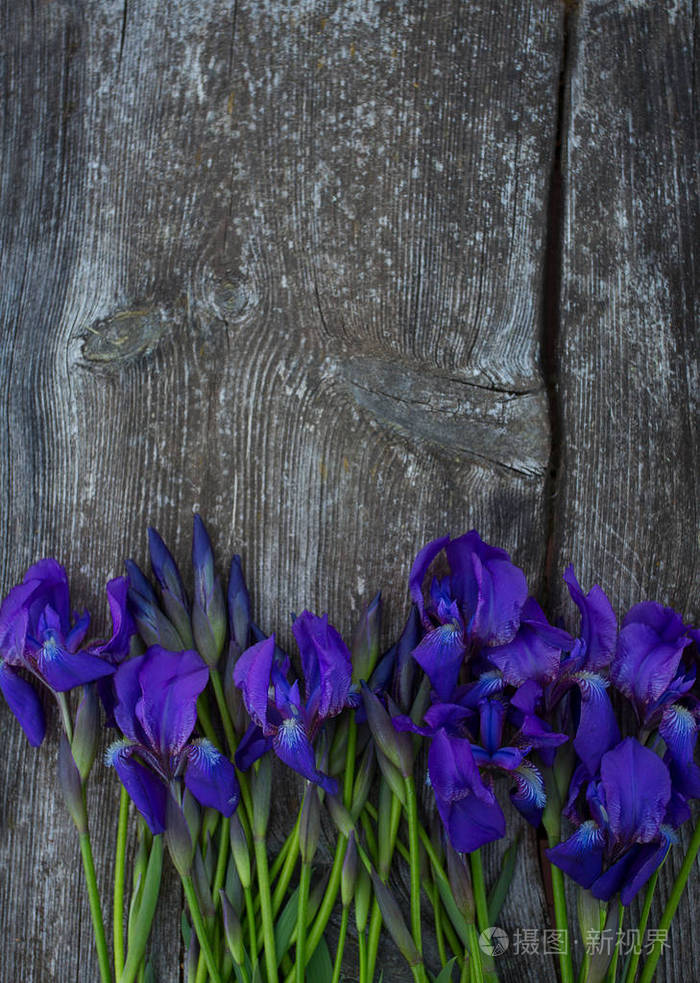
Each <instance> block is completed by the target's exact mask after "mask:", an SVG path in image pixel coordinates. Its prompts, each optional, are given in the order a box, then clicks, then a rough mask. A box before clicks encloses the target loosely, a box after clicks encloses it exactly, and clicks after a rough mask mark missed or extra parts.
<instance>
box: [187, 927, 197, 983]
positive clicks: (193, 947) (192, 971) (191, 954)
mask: <svg viewBox="0 0 700 983" xmlns="http://www.w3.org/2000/svg"><path fill="white" fill-rule="evenodd" d="M198 966H199V942H198V941H197V933H196V932H193V931H192V930H190V942H189V945H188V946H187V955H186V957H185V979H186V980H187V983H195V981H196V979H197V967H198Z"/></svg>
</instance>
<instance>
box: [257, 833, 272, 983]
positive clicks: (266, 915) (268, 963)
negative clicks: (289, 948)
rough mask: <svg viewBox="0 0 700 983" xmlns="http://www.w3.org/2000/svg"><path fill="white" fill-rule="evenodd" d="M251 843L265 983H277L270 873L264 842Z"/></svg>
mask: <svg viewBox="0 0 700 983" xmlns="http://www.w3.org/2000/svg"><path fill="white" fill-rule="evenodd" d="M253 843H254V845H255V863H256V866H257V870H258V887H259V888H260V911H261V914H262V934H263V943H264V946H265V967H266V969H267V983H277V980H278V976H277V953H276V951H275V923H274V918H273V915H272V899H271V897H270V872H269V870H268V867H267V850H266V847H265V840H264V839H262V838H261V837H259V836H254V837H253Z"/></svg>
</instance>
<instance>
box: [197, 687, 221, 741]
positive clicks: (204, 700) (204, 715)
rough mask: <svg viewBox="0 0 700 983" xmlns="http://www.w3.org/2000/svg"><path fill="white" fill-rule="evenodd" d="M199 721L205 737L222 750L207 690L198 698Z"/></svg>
mask: <svg viewBox="0 0 700 983" xmlns="http://www.w3.org/2000/svg"><path fill="white" fill-rule="evenodd" d="M197 719H198V720H199V723H200V725H201V728H202V730H203V731H204V736H205V737H206V738H207V740H208V741H211V743H212V744H213V745H214V747H217V748H219V750H221V742H220V741H219V738H218V737H217V734H216V731H215V730H214V724H213V722H212V719H211V707H210V705H209V696H208V695H207V692H206V690H205V691H204V693H200V694H199V697H198V698H197Z"/></svg>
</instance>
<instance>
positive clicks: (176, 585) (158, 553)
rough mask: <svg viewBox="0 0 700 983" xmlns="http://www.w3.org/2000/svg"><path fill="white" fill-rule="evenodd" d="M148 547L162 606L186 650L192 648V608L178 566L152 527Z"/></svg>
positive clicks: (149, 531)
mask: <svg viewBox="0 0 700 983" xmlns="http://www.w3.org/2000/svg"><path fill="white" fill-rule="evenodd" d="M148 546H149V550H150V554H151V568H152V570H153V574H154V576H155V578H156V580H157V581H158V583H159V585H160V589H161V599H162V605H163V607H164V608H165V612H166V614H167V615H168V618H169V619H170V621H171V622H172V624H173V625H174V627H175V629H176V631H177V633H178V635H179V636H180V638H181V640H182V644H183V646H184V647H185V648H192V646H193V639H192V625H191V623H190V613H189V612H190V606H189V601H188V599H187V594H186V592H185V588H184V585H183V583H182V577H181V576H180V571H179V570H178V568H177V564H176V563H175V560H174V559H173V557H172V554H171V553H170V551H169V550H168V548H167V546H166V545H165V543H164V542H163V540H162V539H161V537H160V535H159V534H158V533H157V532H156V530H155V529H153V528H152V527H150V528H149V530H148Z"/></svg>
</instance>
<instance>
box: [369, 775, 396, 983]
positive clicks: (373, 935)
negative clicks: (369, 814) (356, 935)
mask: <svg viewBox="0 0 700 983" xmlns="http://www.w3.org/2000/svg"><path fill="white" fill-rule="evenodd" d="M382 781H384V779H382ZM367 805H369V803H367ZM401 811H402V810H401V802H400V801H399V800H398V799H397V798H396V796H395V795H392V797H391V811H390V814H389V849H388V866H389V867H390V866H391V861H392V858H393V855H394V848H395V846H396V837H397V836H398V832H399V823H400V822H401ZM374 816H375V819H376V817H377V813H376V812H375V814H374ZM379 876H380V877H382V878H383V879H386V877H387V876H388V870H387V871H386V872H385V871H382V870H380V871H379ZM381 931H382V913H381V911H380V910H379V905H378V904H377V901H376V898H375V899H374V900H373V901H372V913H371V915H370V920H369V936H368V940H367V978H368V979H369V980H370V981H371V980H373V979H374V969H375V966H376V964H377V952H378V950H379V937H380V935H381Z"/></svg>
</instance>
